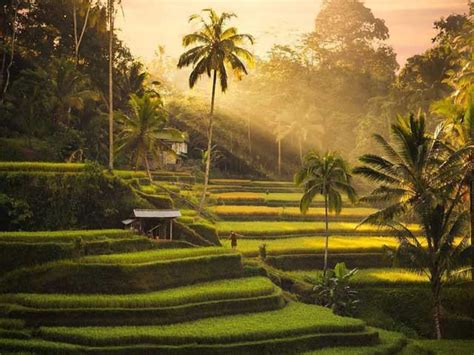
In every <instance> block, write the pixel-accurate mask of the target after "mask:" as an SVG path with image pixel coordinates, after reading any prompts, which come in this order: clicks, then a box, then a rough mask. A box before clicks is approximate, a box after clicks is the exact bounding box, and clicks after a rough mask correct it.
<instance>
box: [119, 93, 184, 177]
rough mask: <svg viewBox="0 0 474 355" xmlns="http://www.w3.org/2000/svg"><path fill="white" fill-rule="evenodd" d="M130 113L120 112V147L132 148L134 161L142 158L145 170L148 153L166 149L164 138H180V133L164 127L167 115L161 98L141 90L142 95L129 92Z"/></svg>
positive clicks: (157, 152) (181, 134) (181, 135)
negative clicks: (143, 92)
mask: <svg viewBox="0 0 474 355" xmlns="http://www.w3.org/2000/svg"><path fill="white" fill-rule="evenodd" d="M129 107H130V114H128V115H126V114H122V113H120V114H119V120H120V123H121V125H122V128H121V136H120V140H121V142H122V145H121V146H120V148H119V149H124V150H128V151H131V152H132V155H133V156H134V157H135V159H136V165H138V163H139V162H140V160H142V161H143V162H145V164H146V167H147V170H148V157H147V155H148V154H149V153H151V154H155V155H157V154H159V153H160V152H161V151H166V150H169V148H168V146H167V145H166V144H165V141H167V140H178V141H179V140H183V139H184V137H183V133H181V132H180V131H178V130H176V129H173V128H167V127H166V126H167V124H168V119H167V117H166V115H165V114H164V112H163V110H162V102H161V100H160V99H159V98H158V97H152V95H150V94H144V95H143V97H139V96H137V95H131V97H130V101H129Z"/></svg>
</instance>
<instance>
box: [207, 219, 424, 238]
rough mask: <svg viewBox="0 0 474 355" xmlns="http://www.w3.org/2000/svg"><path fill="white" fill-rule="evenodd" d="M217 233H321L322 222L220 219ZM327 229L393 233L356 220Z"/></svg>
mask: <svg viewBox="0 0 474 355" xmlns="http://www.w3.org/2000/svg"><path fill="white" fill-rule="evenodd" d="M216 227H217V229H218V231H219V235H220V236H222V237H225V236H227V235H229V233H230V232H231V231H234V232H236V233H238V234H241V235H242V238H253V239H263V238H277V237H282V236H283V237H288V236H307V235H318V234H319V235H323V234H324V232H325V227H326V226H325V223H324V222H308V221H301V222H294V221H293V222H288V221H251V222H243V221H220V222H218V223H216ZM408 227H409V228H411V229H412V230H413V231H415V232H416V231H419V229H418V227H417V226H415V225H408ZM329 231H330V234H332V235H341V234H344V235H348V236H351V235H352V236H353V235H361V236H364V235H374V236H377V235H393V233H391V232H390V230H388V229H386V228H380V227H376V226H370V225H359V223H356V222H344V221H335V222H330V224H329Z"/></svg>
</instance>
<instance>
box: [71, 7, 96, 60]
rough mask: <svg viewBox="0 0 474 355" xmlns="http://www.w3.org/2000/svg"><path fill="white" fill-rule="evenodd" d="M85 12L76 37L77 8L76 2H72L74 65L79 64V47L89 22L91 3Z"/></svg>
mask: <svg viewBox="0 0 474 355" xmlns="http://www.w3.org/2000/svg"><path fill="white" fill-rule="evenodd" d="M87 5H88V6H87V11H86V16H85V17H84V23H83V24H82V29H81V33H80V34H79V35H78V31H77V8H76V0H74V1H73V8H72V19H73V23H74V57H75V62H76V65H77V64H78V63H79V49H80V47H81V43H82V38H83V37H84V33H85V31H86V27H87V22H88V20H89V13H90V10H91V5H92V3H91V2H90V1H89V2H88V4H87Z"/></svg>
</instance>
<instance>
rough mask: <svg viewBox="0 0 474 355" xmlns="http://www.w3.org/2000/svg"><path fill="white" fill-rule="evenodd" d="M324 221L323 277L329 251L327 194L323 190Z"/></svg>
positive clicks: (326, 268)
mask: <svg viewBox="0 0 474 355" xmlns="http://www.w3.org/2000/svg"><path fill="white" fill-rule="evenodd" d="M324 222H325V224H326V228H325V235H326V241H325V246H324V268H323V278H324V277H326V272H327V270H328V252H329V219H328V195H327V193H326V191H324Z"/></svg>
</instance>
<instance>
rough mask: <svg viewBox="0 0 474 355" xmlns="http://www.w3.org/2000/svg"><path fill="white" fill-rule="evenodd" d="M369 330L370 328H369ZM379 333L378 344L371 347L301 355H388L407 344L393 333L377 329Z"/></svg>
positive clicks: (327, 350) (317, 351)
mask: <svg viewBox="0 0 474 355" xmlns="http://www.w3.org/2000/svg"><path fill="white" fill-rule="evenodd" d="M369 329H370V328H369ZM377 332H378V333H379V340H380V341H379V343H378V344H376V345H373V346H354V347H341V346H336V347H333V348H326V349H320V350H313V351H308V352H305V353H304V354H303V355H340V354H344V355H375V354H378V355H390V354H397V353H398V352H399V351H401V350H402V349H403V348H404V347H405V345H406V344H407V339H406V338H405V337H404V336H403V335H401V334H399V333H394V332H388V331H386V330H381V329H377Z"/></svg>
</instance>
